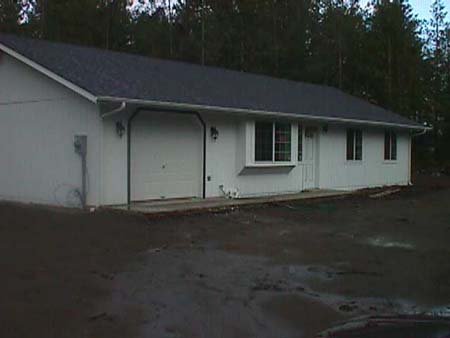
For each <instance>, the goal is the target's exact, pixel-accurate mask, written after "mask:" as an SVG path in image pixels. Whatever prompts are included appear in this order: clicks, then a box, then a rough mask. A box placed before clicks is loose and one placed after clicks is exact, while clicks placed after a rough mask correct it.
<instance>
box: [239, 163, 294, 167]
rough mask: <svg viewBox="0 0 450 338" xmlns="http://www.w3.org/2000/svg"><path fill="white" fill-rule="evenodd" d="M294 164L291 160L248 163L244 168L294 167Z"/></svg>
mask: <svg viewBox="0 0 450 338" xmlns="http://www.w3.org/2000/svg"><path fill="white" fill-rule="evenodd" d="M295 166H296V164H295V163H293V162H282V163H248V164H246V165H245V168H288V167H295Z"/></svg>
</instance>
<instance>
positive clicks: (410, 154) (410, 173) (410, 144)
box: [408, 128, 430, 185]
mask: <svg viewBox="0 0 450 338" xmlns="http://www.w3.org/2000/svg"><path fill="white" fill-rule="evenodd" d="M428 130H430V129H429V128H424V129H423V130H422V131H421V132H419V133H417V134H411V137H410V138H409V149H408V150H409V151H408V176H409V177H408V179H409V185H413V183H412V168H411V165H412V139H413V137H417V136H421V135H425V134H426V133H427V131H428Z"/></svg>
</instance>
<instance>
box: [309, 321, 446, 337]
mask: <svg viewBox="0 0 450 338" xmlns="http://www.w3.org/2000/svg"><path fill="white" fill-rule="evenodd" d="M318 337H322V338H450V318H440V317H431V316H380V317H361V318H356V319H353V320H351V321H349V322H346V323H344V324H341V325H339V326H337V327H335V328H332V329H329V330H326V331H324V332H322V333H320V334H319V335H318Z"/></svg>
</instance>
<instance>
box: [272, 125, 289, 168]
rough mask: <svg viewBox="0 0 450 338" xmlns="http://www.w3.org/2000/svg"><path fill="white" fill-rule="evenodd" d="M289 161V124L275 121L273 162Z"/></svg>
mask: <svg viewBox="0 0 450 338" xmlns="http://www.w3.org/2000/svg"><path fill="white" fill-rule="evenodd" d="M290 161H291V125H290V124H289V123H275V162H290Z"/></svg>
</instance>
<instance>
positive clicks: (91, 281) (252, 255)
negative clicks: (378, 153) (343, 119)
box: [0, 177, 450, 338]
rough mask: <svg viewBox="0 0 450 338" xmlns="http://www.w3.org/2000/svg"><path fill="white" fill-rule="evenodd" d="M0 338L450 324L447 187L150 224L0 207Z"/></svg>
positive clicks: (303, 333) (422, 185) (273, 333)
mask: <svg viewBox="0 0 450 338" xmlns="http://www.w3.org/2000/svg"><path fill="white" fill-rule="evenodd" d="M0 216H1V218H0V219H1V221H0V268H1V270H0V271H1V279H0V292H1V293H0V336H1V337H9V338H12V337H55V338H56V337H58V338H64V337H92V338H94V337H164V338H166V337H167V338H169V337H199V338H203V337H205V338H215V337H286V338H287V337H314V335H315V334H316V333H317V332H319V331H322V330H324V329H326V328H328V327H330V326H332V325H333V323H336V322H339V321H342V320H346V319H349V318H352V317H356V316H360V315H366V314H387V313H424V312H428V313H429V312H433V313H437V312H439V313H441V314H443V315H447V316H450V308H449V306H450V244H449V243H450V180H449V179H448V178H430V177H426V178H422V179H421V180H419V182H418V185H417V186H415V187H413V188H408V189H405V190H404V191H402V192H401V193H398V194H395V195H392V196H389V197H384V198H380V199H372V198H369V197H368V196H367V194H360V195H357V196H352V197H346V198H343V199H333V200H322V201H310V202H306V201H301V202H289V203H280V204H276V205H264V206H259V207H251V208H250V207H249V208H241V209H235V210H229V211H227V212H221V213H203V214H198V215H187V216H172V217H163V218H145V217H143V216H137V215H127V214H124V213H118V212H110V211H97V212H95V213H93V214H87V213H81V212H77V211H67V210H58V209H48V208H39V207H32V206H24V205H13V204H7V203H4V204H1V205H0Z"/></svg>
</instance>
